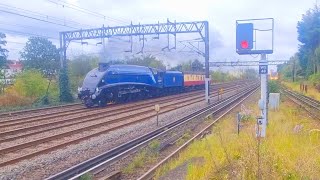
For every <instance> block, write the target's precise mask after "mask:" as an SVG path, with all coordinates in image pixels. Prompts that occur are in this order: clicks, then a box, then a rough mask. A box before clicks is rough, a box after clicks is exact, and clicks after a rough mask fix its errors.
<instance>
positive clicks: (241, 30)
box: [236, 23, 253, 54]
mask: <svg viewBox="0 0 320 180" xmlns="http://www.w3.org/2000/svg"><path fill="white" fill-rule="evenodd" d="M236 31H237V37H236V47H237V53H238V54H243V53H246V52H248V50H251V49H253V24H252V23H242V24H237V29H236Z"/></svg>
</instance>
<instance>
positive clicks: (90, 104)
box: [84, 98, 94, 108]
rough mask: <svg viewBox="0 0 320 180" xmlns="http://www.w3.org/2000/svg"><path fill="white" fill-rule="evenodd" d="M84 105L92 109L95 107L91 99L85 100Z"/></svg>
mask: <svg viewBox="0 0 320 180" xmlns="http://www.w3.org/2000/svg"><path fill="white" fill-rule="evenodd" d="M84 105H85V106H86V107H87V108H91V107H93V105H94V104H93V102H92V101H91V99H90V98H86V99H84Z"/></svg>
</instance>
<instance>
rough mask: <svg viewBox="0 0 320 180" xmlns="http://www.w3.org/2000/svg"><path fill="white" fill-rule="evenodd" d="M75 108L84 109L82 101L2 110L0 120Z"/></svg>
mask: <svg viewBox="0 0 320 180" xmlns="http://www.w3.org/2000/svg"><path fill="white" fill-rule="evenodd" d="M74 109H83V106H82V105H81V103H72V104H65V105H59V106H49V107H43V108H35V109H26V110H19V111H9V112H1V113H0V122H1V120H2V119H5V118H9V117H15V116H27V115H29V114H38V113H42V112H47V111H48V110H49V111H68V110H74Z"/></svg>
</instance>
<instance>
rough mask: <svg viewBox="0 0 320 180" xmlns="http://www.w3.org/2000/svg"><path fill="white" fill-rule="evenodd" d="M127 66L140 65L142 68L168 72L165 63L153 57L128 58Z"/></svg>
mask: <svg viewBox="0 0 320 180" xmlns="http://www.w3.org/2000/svg"><path fill="white" fill-rule="evenodd" d="M125 63H126V64H131V65H140V66H148V67H153V68H157V69H162V70H166V66H165V64H164V63H163V61H161V60H158V59H157V58H156V57H154V56H152V55H147V56H142V57H133V58H128V57H127V58H126V60H125Z"/></svg>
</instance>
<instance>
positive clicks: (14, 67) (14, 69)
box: [0, 60, 22, 85]
mask: <svg viewBox="0 0 320 180" xmlns="http://www.w3.org/2000/svg"><path fill="white" fill-rule="evenodd" d="M21 71H22V63H21V62H20V61H17V60H8V64H7V67H6V68H5V69H3V70H2V73H4V74H5V76H4V77H1V79H0V82H1V83H3V82H4V81H5V84H6V85H12V84H13V82H14V79H15V77H16V75H17V73H19V72H21Z"/></svg>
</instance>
